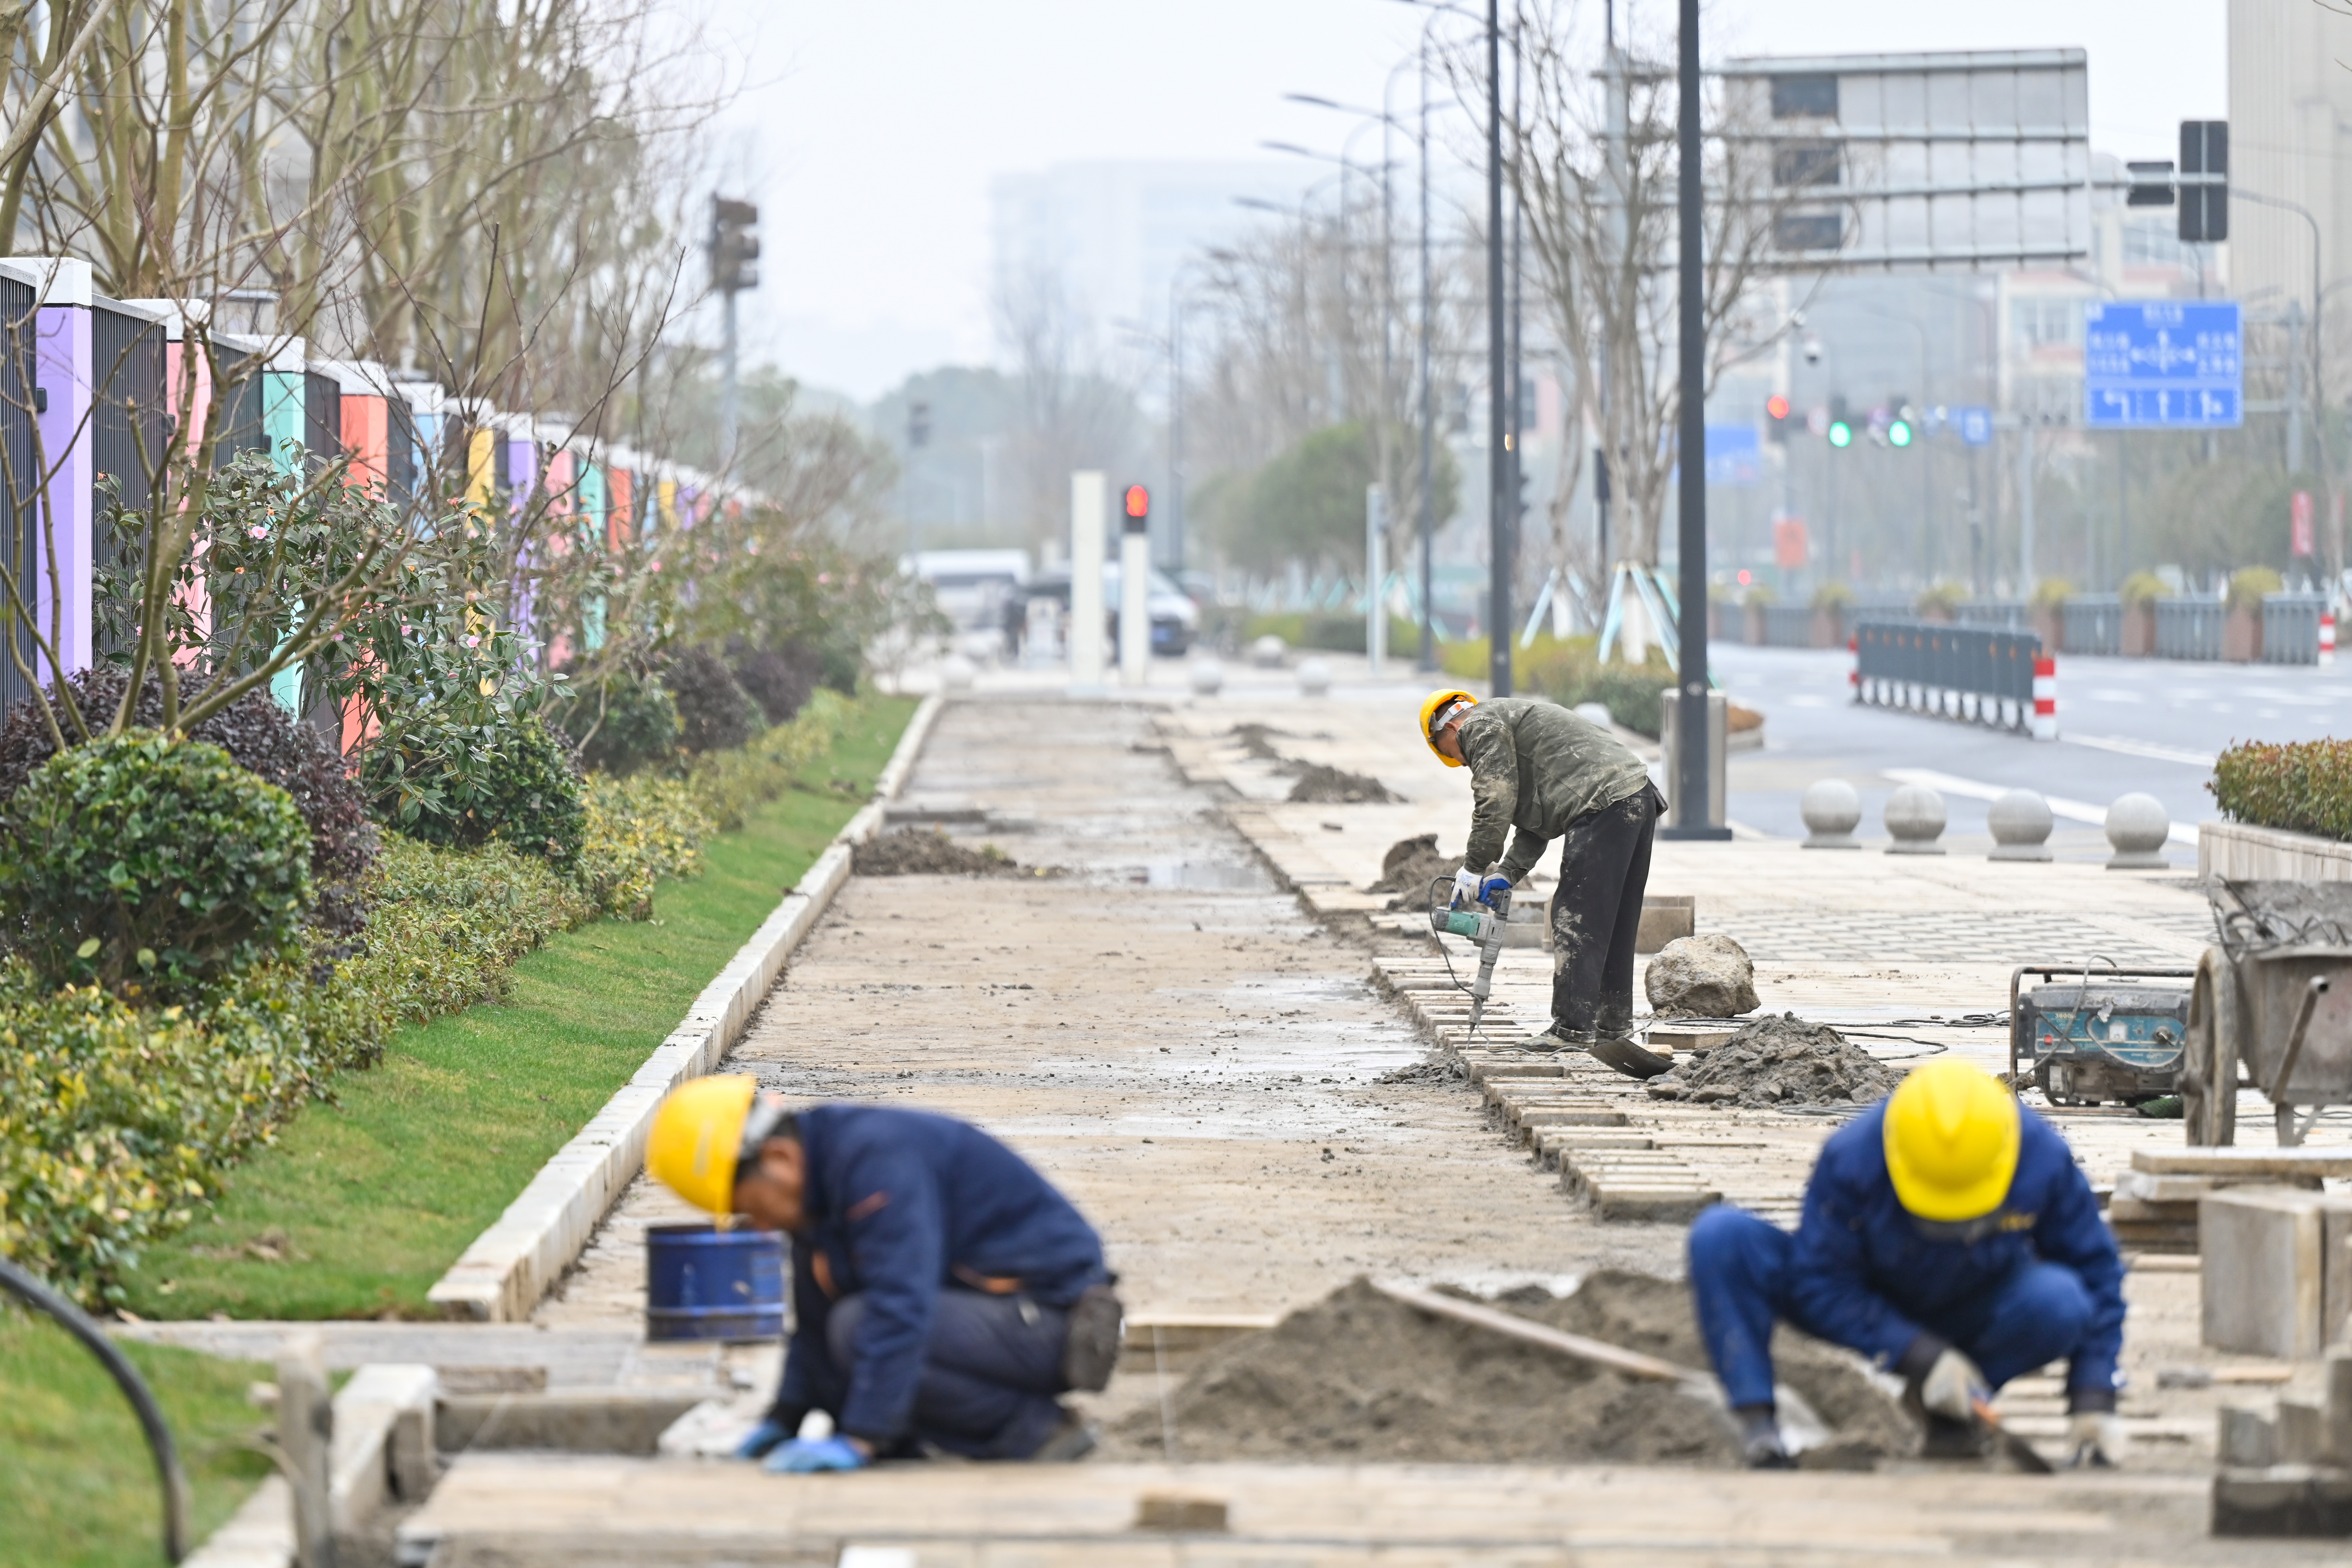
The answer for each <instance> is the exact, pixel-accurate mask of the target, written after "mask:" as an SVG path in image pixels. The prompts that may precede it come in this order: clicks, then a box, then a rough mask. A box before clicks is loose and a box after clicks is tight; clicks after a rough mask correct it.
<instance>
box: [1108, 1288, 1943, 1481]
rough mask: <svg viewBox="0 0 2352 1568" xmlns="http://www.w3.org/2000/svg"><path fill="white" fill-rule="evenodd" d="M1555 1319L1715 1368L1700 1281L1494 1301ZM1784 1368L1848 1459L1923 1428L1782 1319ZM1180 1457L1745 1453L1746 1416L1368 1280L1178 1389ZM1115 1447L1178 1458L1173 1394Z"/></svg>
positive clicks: (1240, 1344)
mask: <svg viewBox="0 0 2352 1568" xmlns="http://www.w3.org/2000/svg"><path fill="white" fill-rule="evenodd" d="M1494 1304H1495V1305H1496V1306H1499V1307H1502V1308H1505V1309H1507V1310H1511V1311H1516V1312H1517V1313H1519V1314H1521V1315H1522V1316H1525V1317H1528V1318H1531V1319H1533V1320H1535V1321H1538V1322H1541V1323H1547V1324H1549V1325H1550V1326H1552V1327H1554V1328H1559V1329H1564V1330H1567V1331H1569V1332H1570V1333H1578V1334H1585V1335H1589V1336H1591V1337H1592V1338H1595V1339H1604V1340H1609V1341H1611V1342H1614V1343H1617V1344H1621V1345H1625V1346H1627V1347H1629V1348H1632V1349H1634V1350H1641V1351H1646V1352H1649V1353H1651V1354H1653V1355H1662V1356H1665V1357H1667V1358H1668V1359H1670V1360H1674V1361H1678V1362H1680V1363H1683V1364H1685V1365H1690V1366H1697V1365H1702V1364H1704V1362H1705V1352H1703V1351H1702V1350H1701V1349H1700V1346H1699V1342H1698V1331H1697V1326H1696V1323H1695V1322H1694V1321H1692V1317H1691V1309H1690V1293H1689V1291H1688V1290H1687V1289H1685V1288H1684V1287H1683V1286H1682V1285H1680V1284H1679V1283H1677V1282H1675V1281H1673V1280H1668V1279H1654V1278H1652V1277H1650V1276H1647V1275H1640V1274H1628V1273H1622V1272H1618V1271H1615V1270H1605V1271H1602V1272H1601V1273H1597V1274H1594V1275H1592V1276H1591V1277H1590V1278H1589V1279H1586V1280H1585V1282H1584V1284H1583V1286H1582V1288H1581V1289H1579V1290H1578V1291H1577V1292H1576V1293H1575V1294H1574V1295H1572V1296H1567V1297H1554V1296H1553V1295H1551V1293H1550V1292H1549V1291H1547V1290H1544V1289H1541V1288H1539V1287H1528V1288H1526V1289H1520V1290H1516V1291H1512V1292H1508V1293H1507V1294H1506V1295H1504V1296H1502V1297H1500V1298H1499V1299H1497V1300H1496V1302H1495V1303H1494ZM1774 1352H1775V1354H1776V1355H1777V1356H1778V1357H1779V1359H1780V1375H1781V1378H1782V1381H1784V1382H1786V1383H1788V1384H1791V1385H1792V1386H1794V1387H1796V1388H1797V1389H1798V1390H1800V1391H1801V1393H1802V1394H1804V1395H1805V1396H1806V1398H1808V1399H1809V1400H1811V1402H1812V1404H1813V1405H1814V1407H1815V1408H1816V1409H1817V1410H1818V1411H1819V1412H1820V1413H1821V1415H1822V1418H1823V1419H1824V1420H1826V1421H1828V1422H1829V1423H1831V1424H1832V1426H1834V1427H1835V1428H1836V1430H1837V1432H1838V1436H1839V1437H1840V1439H1841V1440H1840V1442H1839V1443H1838V1444H1837V1445H1836V1447H1835V1449H1834V1458H1835V1459H1836V1460H1837V1461H1838V1462H1841V1463H1843V1464H1845V1465H1847V1466H1850V1467H1861V1466H1865V1465H1867V1464H1868V1462H1869V1461H1870V1460H1871V1459H1872V1458H1875V1457H1877V1456H1880V1455H1890V1454H1898V1453H1909V1452H1911V1451H1913V1450H1914V1449H1915V1448H1916V1447H1917V1440H1916V1436H1914V1434H1913V1432H1912V1429H1911V1427H1910V1426H1909V1424H1908V1423H1907V1422H1906V1420H1905V1419H1904V1417H1903V1415H1902V1414H1901V1413H1900V1411H1898V1410H1897V1409H1896V1407H1895V1404H1894V1402H1893V1401H1891V1400H1889V1399H1888V1398H1887V1397H1886V1396H1885V1394H1881V1393H1879V1392H1878V1390H1877V1389H1876V1388H1875V1387H1874V1386H1873V1385H1872V1384H1871V1383H1870V1381H1869V1379H1868V1378H1867V1377H1866V1376H1864V1373H1863V1372H1862V1370H1861V1369H1860V1367H1859V1366H1858V1365H1857V1364H1855V1363H1854V1362H1853V1360H1852V1358H1850V1357H1848V1356H1846V1355H1844V1354H1843V1352H1838V1351H1833V1350H1832V1349H1830V1348H1829V1347H1827V1346H1824V1345H1822V1344H1820V1343H1819V1342H1815V1341H1811V1340H1807V1339H1805V1338H1804V1337H1803V1336H1801V1335H1799V1334H1797V1333H1795V1332H1793V1331H1790V1330H1787V1329H1782V1330H1781V1331H1780V1332H1779V1334H1778V1335H1776V1337H1775V1339H1774ZM1169 1405H1170V1413H1171V1416H1172V1419H1173V1425H1174V1428H1175V1440H1176V1447H1177V1457H1178V1458H1181V1459H1185V1460H1189V1461H1203V1460H1220V1459H1298V1460H1331V1459H1361V1460H1407V1461H1420V1462H1424V1463H1426V1462H1449V1463H1465V1464H1474V1463H1486V1464H1515V1463H1524V1464H1559V1463H1580V1462H1587V1461H1601V1460H1608V1461H1617V1462H1631V1463H1636V1464H1685V1465H1702V1466H1707V1467H1711V1468H1729V1467H1734V1466H1737V1465H1738V1462H1739V1445H1738V1439H1737V1438H1736V1437H1735V1436H1734V1435H1733V1433H1732V1430H1731V1427H1730V1426H1729V1424H1728V1423H1727V1421H1726V1420H1725V1419H1724V1417H1723V1416H1722V1415H1720V1414H1719V1413H1718V1412H1717V1411H1715V1410H1713V1409H1711V1408H1710V1407H1709V1406H1708V1405H1706V1404H1705V1403H1703V1402H1701V1401H1699V1400H1697V1399H1695V1398H1693V1397H1691V1396H1690V1395H1688V1394H1684V1393H1682V1392H1680V1391H1679V1390H1678V1389H1677V1388H1676V1387H1675V1386H1674V1385H1672V1384H1658V1383H1649V1382H1643V1381H1638V1380H1635V1379H1633V1378H1628V1377H1624V1376H1622V1375H1620V1374H1618V1373H1612V1372H1607V1371H1603V1370H1601V1369H1600V1368H1597V1367H1593V1366H1590V1365H1587V1364H1586V1363H1582V1362H1579V1361H1576V1360H1573V1359H1571V1358H1570V1357H1568V1356H1564V1355H1561V1354H1559V1353H1558V1352H1553V1351H1549V1350H1545V1349H1542V1348H1539V1347H1538V1346H1535V1345H1529V1344H1525V1343H1522V1342H1518V1341H1515V1340H1511V1339H1508V1338H1506V1337H1504V1336H1502V1335H1500V1334H1496V1333H1495V1332H1493V1331H1491V1330H1486V1329H1480V1328H1475V1327H1473V1326H1471V1325H1469V1324H1466V1323H1455V1322H1452V1321H1447V1320H1444V1319H1439V1318H1432V1317H1429V1316H1427V1315H1425V1314H1423V1313H1421V1312H1418V1311H1415V1310H1413V1309H1412V1308H1411V1307H1408V1306H1405V1305H1404V1304H1403V1303H1402V1302H1399V1301H1394V1300H1390V1299H1389V1298H1388V1297H1386V1296H1383V1295H1381V1293H1380V1292H1379V1291H1377V1290H1375V1289H1372V1288H1371V1286H1370V1285H1369V1284H1367V1283H1366V1282H1364V1281H1363V1280H1361V1279H1359V1280H1357V1281H1355V1282H1354V1283H1353V1284H1350V1285H1347V1286H1344V1287H1342V1288H1341V1289H1339V1290H1336V1291H1334V1292H1333V1293H1332V1294H1331V1295H1329V1296H1327V1297H1325V1298H1324V1299H1323V1300H1320V1301H1318V1302H1317V1303H1315V1304H1314V1305H1313V1306H1311V1307H1307V1308H1304V1309H1302V1310H1298V1311H1296V1312H1293V1313H1292V1314H1291V1315H1290V1316H1289V1317H1287V1318H1285V1319H1284V1320H1283V1321H1281V1322H1280V1323H1278V1324H1276V1326H1275V1327H1274V1328H1272V1329H1269V1330H1267V1331H1265V1332H1264V1333H1261V1334H1252V1335H1250V1336H1249V1337H1247V1338H1246V1339H1242V1340H1236V1341H1234V1342H1232V1343H1231V1344H1228V1345H1226V1346H1224V1347H1223V1348H1222V1349H1220V1350H1218V1351H1216V1352H1213V1353H1212V1354H1211V1355H1210V1356H1209V1358H1208V1360H1207V1361H1206V1362H1205V1363H1203V1364H1202V1366H1201V1368H1200V1369H1199V1370H1198V1371H1196V1372H1195V1373H1193V1374H1192V1376H1191V1377H1189V1378H1187V1379H1185V1380H1184V1382H1183V1383H1182V1384H1181V1385H1180V1386H1179V1387H1177V1388H1176V1389H1174V1390H1173V1391H1172V1392H1171V1394H1170V1395H1169ZM1106 1439H1107V1440H1106V1444H1105V1448H1106V1452H1105V1455H1104V1457H1105V1458H1111V1459H1146V1458H1160V1457H1162V1448H1163V1444H1162V1438H1161V1428H1160V1409H1159V1406H1158V1404H1157V1402H1156V1401H1155V1402H1154V1403H1152V1404H1151V1405H1147V1406H1145V1407H1143V1408H1141V1409H1139V1410H1137V1411H1135V1412H1134V1413H1132V1414H1131V1415H1129V1416H1127V1417H1125V1418H1124V1419H1122V1420H1121V1421H1119V1422H1118V1423H1116V1424H1114V1425H1113V1426H1111V1427H1110V1428H1109V1430H1108V1432H1107V1433H1106Z"/></svg>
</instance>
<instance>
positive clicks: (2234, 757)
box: [2206, 741, 2352, 839]
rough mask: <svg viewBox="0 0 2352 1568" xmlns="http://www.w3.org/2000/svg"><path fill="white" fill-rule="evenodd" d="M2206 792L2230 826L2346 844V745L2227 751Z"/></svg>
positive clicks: (2349, 829)
mask: <svg viewBox="0 0 2352 1568" xmlns="http://www.w3.org/2000/svg"><path fill="white" fill-rule="evenodd" d="M2206 788H2208V789H2210V790H2211V791H2212V792H2213V798H2214V800H2215V801H2216V802H2218V803H2219V804H2220V805H2221V813H2222V815H2223V816H2227V817H2229V818H2230V819H2231V821H2233V822H2243V823H2248V824H2251V825H2252V826H2256V827H2277V828H2284V830H2286V831H2287V832H2290V833H2315V834H2317V835H2318V836H2319V837H2322V838H2341V839H2352V741H2299V742H2290V743H2285V744H2273V743H2268V742H2246V743H2245V744H2243V745H2238V746H2232V747H2231V748H2230V749H2229V750H2228V751H2226V752H2222V753H2221V756H2220V757H2219V758H2217V759H2215V761H2214V763H2213V779H2212V782H2211V783H2210V784H2207V785H2206Z"/></svg>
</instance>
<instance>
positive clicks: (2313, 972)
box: [2180, 881, 2352, 1147]
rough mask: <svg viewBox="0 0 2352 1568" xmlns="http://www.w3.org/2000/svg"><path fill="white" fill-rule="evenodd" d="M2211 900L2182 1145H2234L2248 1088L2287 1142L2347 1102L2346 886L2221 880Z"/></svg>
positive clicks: (2184, 1081)
mask: <svg viewBox="0 0 2352 1568" xmlns="http://www.w3.org/2000/svg"><path fill="white" fill-rule="evenodd" d="M2208 896H2209V897H2210V899H2211V900H2212V903H2213V917H2214V926H2215V929H2216V931H2217V933H2218V935H2219V937H2220V940H2219V941H2218V942H2216V943H2215V944H2214V945H2213V946H2211V947H2209V948H2207V949H2206V950H2205V954H2204V956H2203V957H2202V958H2201V959H2200V960H2199V961H2198V964H2197V978H2196V981H2195V983H2194V984H2193V985H2192V986H2191V988H2190V991H2189V1026H2188V1039H2187V1042H2186V1047H2185V1048H2184V1050H2183V1052H2182V1061H2181V1068H2180V1091H2181V1097H2182V1100H2183V1106H2182V1113H2183V1119H2184V1120H2185V1121H2186V1122H2187V1124H2188V1132H2189V1142H2191V1143H2193V1144H2222V1143H2234V1142H2237V1131H2238V1090H2239V1089H2240V1087H2241V1086H2242V1085H2252V1087H2253V1088H2255V1089H2260V1090H2261V1091H2262V1093H2263V1097H2264V1098H2266V1099H2267V1100H2269V1101H2270V1102H2271V1105H2272V1108H2273V1110H2272V1114H2273V1119H2274V1121H2275V1122H2276V1125H2277V1129H2278V1141H2279V1143H2280V1146H2281V1147H2292V1146H2294V1145H2295V1144H2297V1143H2300V1142H2303V1140H2304V1137H2305V1134H2307V1133H2308V1132H2309V1131H2311V1128H2312V1125H2313V1124H2314V1123H2315V1121H2318V1119H2319V1112H2320V1111H2321V1110H2323V1109H2325V1108H2326V1107H2327V1106H2331V1105H2352V883H2343V882H2316V883H2315V882H2230V881H2221V882H2217V883H2215V884H2214V885H2212V886H2211V887H2210V888H2209V889H2208ZM2241 1074H2242V1075H2243V1076H2241ZM2305 1112H2307V1114H2299V1113H2305Z"/></svg>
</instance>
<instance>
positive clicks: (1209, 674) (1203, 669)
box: [1186, 653, 1225, 697]
mask: <svg viewBox="0 0 2352 1568" xmlns="http://www.w3.org/2000/svg"><path fill="white" fill-rule="evenodd" d="M1186 679H1189V680H1190V681H1191V682H1192V695H1193V696H1195V697H1214V696H1215V695H1216V694H1217V692H1218V690H1219V689H1221V688H1222V687H1223V685H1224V684H1225V667H1224V665H1223V662H1222V661H1220V660H1219V659H1218V658H1217V656H1216V655H1214V654H1212V653H1204V654H1201V655H1199V656H1197V657H1196V658H1194V659H1193V660H1192V668H1191V669H1190V670H1189V671H1188V672H1187V674H1186Z"/></svg>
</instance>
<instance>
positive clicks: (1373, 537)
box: [1364, 485, 1389, 680]
mask: <svg viewBox="0 0 2352 1568" xmlns="http://www.w3.org/2000/svg"><path fill="white" fill-rule="evenodd" d="M1388 536H1389V508H1388V500H1387V498H1386V497H1385V496H1384V495H1383V494H1382V493H1381V487H1380V486H1378V485H1366V486H1365V487H1364V582H1365V583H1366V584H1368V586H1367V587H1366V589H1365V591H1364V593H1365V598H1364V655H1365V658H1366V659H1367V660H1368V661H1369V662H1370V666H1371V678H1372V679H1374V680H1378V679H1380V678H1381V659H1382V658H1386V657H1387V655H1388V651H1389V607H1388V605H1386V604H1384V603H1382V602H1381V588H1382V587H1384V586H1386V585H1387V583H1388V577H1389V551H1388Z"/></svg>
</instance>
